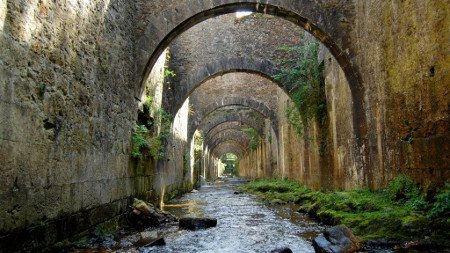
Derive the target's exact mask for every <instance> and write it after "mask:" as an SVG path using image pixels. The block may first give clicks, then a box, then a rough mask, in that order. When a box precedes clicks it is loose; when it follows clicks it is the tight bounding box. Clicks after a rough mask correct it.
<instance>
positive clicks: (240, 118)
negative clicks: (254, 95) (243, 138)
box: [189, 106, 265, 136]
mask: <svg viewBox="0 0 450 253" xmlns="http://www.w3.org/2000/svg"><path fill="white" fill-rule="evenodd" d="M236 121H237V122H241V123H243V124H246V125H249V126H250V127H252V128H254V129H255V130H256V131H257V132H258V133H259V134H260V136H264V127H265V118H264V116H263V115H262V114H260V113H259V112H258V111H255V110H253V109H251V108H247V107H242V106H228V107H222V108H219V109H217V110H215V111H213V112H212V113H210V114H209V115H208V116H206V117H205V118H204V119H203V120H202V122H200V124H199V129H201V130H202V132H203V135H204V136H208V135H209V132H210V131H211V130H212V129H214V128H215V127H216V126H218V125H220V124H222V123H226V122H236ZM194 132H195V131H192V132H190V133H189V136H192V134H193V133H194Z"/></svg>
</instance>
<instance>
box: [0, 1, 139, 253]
mask: <svg viewBox="0 0 450 253" xmlns="http://www.w3.org/2000/svg"><path fill="white" fill-rule="evenodd" d="M0 6H1V8H0V20H1V21H0V45H1V46H0V76H1V78H0V115H1V117H0V168H1V177H0V209H1V211H0V238H1V239H0V248H1V249H2V250H1V251H3V250H4V251H9V252H11V251H15V250H18V248H15V247H25V248H33V247H36V246H42V245H45V244H51V243H54V242H55V241H58V240H62V239H64V238H65V237H67V236H70V235H73V234H74V233H77V232H80V231H83V230H85V229H87V228H88V227H90V226H93V225H95V224H97V223H99V222H102V221H104V220H106V219H109V218H111V217H114V216H115V215H118V214H120V213H121V212H122V211H123V210H124V208H125V207H126V204H127V198H128V197H129V196H131V195H134V194H138V189H140V188H143V187H138V186H139V185H142V184H144V182H146V178H147V176H146V175H145V172H138V171H133V170H131V169H130V168H131V167H129V163H130V137H131V126H132V123H133V122H135V120H136V116H137V103H136V100H135V99H134V93H133V90H134V85H135V82H136V79H134V78H135V71H136V68H135V61H134V58H135V51H134V50H135V47H134V41H135V38H136V37H135V36H136V34H135V32H134V31H135V28H134V24H135V17H134V16H133V13H134V12H135V11H136V10H135V8H134V4H133V2H130V1H125V0H112V1H103V0H96V1H87V2H86V1H81V0H80V1H7V2H6V1H1V4H0ZM83 220H84V221H83ZM11 232H15V233H14V234H11ZM24 235H26V236H24ZM23 240H26V241H28V242H27V243H26V244H25V243H23V244H22V243H21V242H22V241H23ZM32 241H33V242H32ZM11 242H14V244H11ZM30 242H31V243H30Z"/></svg>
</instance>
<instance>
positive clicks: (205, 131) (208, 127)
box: [188, 115, 264, 136]
mask: <svg viewBox="0 0 450 253" xmlns="http://www.w3.org/2000/svg"><path fill="white" fill-rule="evenodd" d="M231 121H238V122H241V123H243V124H246V125H249V126H250V127H252V128H254V129H255V130H256V131H257V132H258V133H259V134H260V136H264V123H263V122H256V121H255V120H254V119H252V118H250V117H247V116H244V115H224V116H223V117H218V118H214V119H212V120H211V121H209V122H207V123H205V124H201V125H200V126H199V128H201V129H202V130H203V136H206V135H208V133H209V132H210V131H211V130H212V129H213V128H214V127H216V126H217V125H220V124H222V123H225V122H231ZM194 132H195V130H194ZM192 134H193V132H192V133H190V134H189V135H188V136H192Z"/></svg>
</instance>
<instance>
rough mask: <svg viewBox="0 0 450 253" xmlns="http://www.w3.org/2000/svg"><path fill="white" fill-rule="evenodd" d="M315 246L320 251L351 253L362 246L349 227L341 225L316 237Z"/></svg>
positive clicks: (323, 252) (320, 252) (319, 252)
mask: <svg viewBox="0 0 450 253" xmlns="http://www.w3.org/2000/svg"><path fill="white" fill-rule="evenodd" d="M313 247H314V250H315V251H316V252H318V253H351V252H356V251H357V250H359V249H360V247H361V246H360V242H359V240H358V239H357V238H356V237H355V236H354V235H353V233H352V231H351V230H350V229H349V228H347V227H346V226H343V225H339V226H334V227H331V228H328V229H326V230H325V232H324V233H323V235H319V236H318V237H316V238H315V239H314V241H313Z"/></svg>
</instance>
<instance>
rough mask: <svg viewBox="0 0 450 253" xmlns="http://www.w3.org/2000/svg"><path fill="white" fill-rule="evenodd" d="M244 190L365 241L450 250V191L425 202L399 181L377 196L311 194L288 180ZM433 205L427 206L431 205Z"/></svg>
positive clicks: (418, 192) (414, 188)
mask: <svg viewBox="0 0 450 253" xmlns="http://www.w3.org/2000/svg"><path fill="white" fill-rule="evenodd" d="M239 188H240V190H242V191H246V192H250V193H253V194H256V195H258V196H259V197H260V198H262V199H264V200H266V201H269V202H272V203H274V204H275V203H276V204H280V203H296V204H299V206H300V209H299V211H300V212H305V213H308V214H309V215H310V216H311V217H313V218H316V219H317V220H319V221H321V222H323V223H325V224H328V225H337V224H344V225H346V226H348V227H350V228H351V229H352V230H353V232H354V233H355V234H356V235H357V236H359V237H360V239H361V240H363V241H367V240H370V239H380V238H383V239H392V240H417V239H426V240H430V241H434V242H436V243H439V244H440V245H446V246H449V245H450V242H449V240H450V199H449V196H450V194H449V192H450V185H449V184H446V186H445V187H442V188H441V189H437V191H435V194H433V196H425V194H422V193H421V189H420V188H419V187H417V185H415V184H413V183H412V181H411V180H410V179H409V178H407V177H405V176H400V177H398V178H397V179H395V180H393V181H392V182H391V184H390V185H389V187H387V188H386V189H381V190H378V191H375V192H374V191H369V190H350V191H340V192H322V191H312V190H310V189H308V188H306V187H305V186H302V185H300V184H298V183H296V182H292V181H288V180H279V179H278V180H277V179H264V180H257V181H252V182H250V183H248V184H246V185H243V186H240V187H239ZM426 199H428V200H426Z"/></svg>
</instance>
